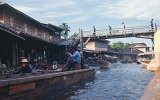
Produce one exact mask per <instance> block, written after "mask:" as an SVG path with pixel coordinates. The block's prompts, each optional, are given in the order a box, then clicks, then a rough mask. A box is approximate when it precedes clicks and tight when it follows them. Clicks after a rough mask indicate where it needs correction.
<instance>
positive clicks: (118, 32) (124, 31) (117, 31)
mask: <svg viewBox="0 0 160 100" xmlns="http://www.w3.org/2000/svg"><path fill="white" fill-rule="evenodd" d="M159 28H160V26H158V25H155V26H153V27H151V26H150V25H148V26H136V27H124V28H113V29H112V28H109V29H102V30H96V29H95V27H94V29H93V30H91V31H83V39H87V38H99V39H114V38H127V37H137V38H146V39H153V34H154V33H155V32H156V31H157V29H159Z"/></svg>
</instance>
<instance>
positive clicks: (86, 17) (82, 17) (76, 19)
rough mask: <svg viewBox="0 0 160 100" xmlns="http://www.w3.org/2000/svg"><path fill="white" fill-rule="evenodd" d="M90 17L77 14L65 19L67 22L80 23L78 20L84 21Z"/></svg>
mask: <svg viewBox="0 0 160 100" xmlns="http://www.w3.org/2000/svg"><path fill="white" fill-rule="evenodd" d="M90 18H91V16H79V17H75V18H72V19H69V20H66V21H67V23H80V22H83V21H86V20H88V19H90Z"/></svg>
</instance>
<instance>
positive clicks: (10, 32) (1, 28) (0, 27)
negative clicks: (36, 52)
mask: <svg viewBox="0 0 160 100" xmlns="http://www.w3.org/2000/svg"><path fill="white" fill-rule="evenodd" d="M0 30H2V31H4V32H7V33H9V34H11V35H13V36H16V37H18V38H20V39H22V40H25V38H23V37H22V36H20V35H18V34H16V33H15V32H12V31H11V30H9V29H6V28H4V27H2V26H1V25H0Z"/></svg>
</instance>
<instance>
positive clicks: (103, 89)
mask: <svg viewBox="0 0 160 100" xmlns="http://www.w3.org/2000/svg"><path fill="white" fill-rule="evenodd" d="M152 76H153V73H150V72H148V71H147V70H145V69H144V68H142V67H141V66H140V65H137V64H134V63H131V64H112V65H111V67H110V69H96V76H95V77H96V78H95V80H93V81H90V82H86V83H79V84H77V85H74V86H72V87H71V88H70V90H68V91H67V92H66V93H65V94H63V95H61V96H59V97H57V98H55V99H54V100H139V99H140V97H141V96H142V95H143V93H144V90H145V88H146V86H147V85H148V83H149V81H150V80H151V78H152Z"/></svg>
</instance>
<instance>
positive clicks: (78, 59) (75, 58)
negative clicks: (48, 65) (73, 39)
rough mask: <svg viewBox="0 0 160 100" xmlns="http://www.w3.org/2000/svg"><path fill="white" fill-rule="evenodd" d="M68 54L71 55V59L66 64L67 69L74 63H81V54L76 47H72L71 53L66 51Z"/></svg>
mask: <svg viewBox="0 0 160 100" xmlns="http://www.w3.org/2000/svg"><path fill="white" fill-rule="evenodd" d="M68 54H69V56H70V57H71V59H72V61H70V62H69V64H67V68H68V69H67V70H71V69H72V68H73V67H74V65H75V64H80V63H81V55H80V53H79V52H78V50H77V48H76V47H74V48H73V54H71V53H68Z"/></svg>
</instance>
